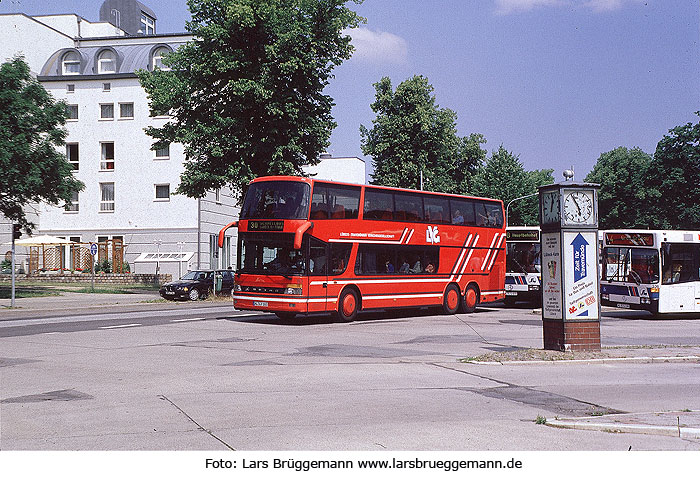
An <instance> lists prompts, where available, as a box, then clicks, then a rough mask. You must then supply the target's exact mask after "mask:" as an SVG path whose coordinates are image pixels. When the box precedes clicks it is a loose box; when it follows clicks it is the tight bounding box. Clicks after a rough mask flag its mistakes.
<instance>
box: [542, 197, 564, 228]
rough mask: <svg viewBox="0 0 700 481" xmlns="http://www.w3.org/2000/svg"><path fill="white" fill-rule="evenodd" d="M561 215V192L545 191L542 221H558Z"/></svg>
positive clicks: (544, 222) (549, 222)
mask: <svg viewBox="0 0 700 481" xmlns="http://www.w3.org/2000/svg"><path fill="white" fill-rule="evenodd" d="M560 215H561V209H560V206H559V192H558V191H557V192H545V193H544V194H542V223H543V224H552V223H557V222H559V216H560Z"/></svg>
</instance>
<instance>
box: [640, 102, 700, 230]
mask: <svg viewBox="0 0 700 481" xmlns="http://www.w3.org/2000/svg"><path fill="white" fill-rule="evenodd" d="M696 115H699V116H700V112H696ZM644 184H645V186H646V187H647V188H648V189H649V198H650V201H649V204H648V205H647V206H646V207H647V208H648V210H649V211H650V216H649V219H648V220H647V224H648V225H649V226H650V227H651V228H656V229H662V228H666V229H700V122H698V123H695V124H693V123H690V122H689V123H687V124H685V125H681V126H678V127H675V128H673V129H671V130H670V131H669V134H668V135H665V136H664V137H663V139H661V141H660V142H659V143H658V144H657V146H656V152H655V153H654V158H653V159H652V161H651V164H650V166H649V170H648V174H647V175H646V181H645V183H644Z"/></svg>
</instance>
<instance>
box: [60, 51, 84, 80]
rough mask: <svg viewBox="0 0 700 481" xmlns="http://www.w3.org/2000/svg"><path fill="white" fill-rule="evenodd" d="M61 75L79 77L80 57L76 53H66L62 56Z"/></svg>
mask: <svg viewBox="0 0 700 481" xmlns="http://www.w3.org/2000/svg"><path fill="white" fill-rule="evenodd" d="M62 68H63V75H79V74H80V55H78V52H68V53H67V54H65V55H64V56H63V61H62Z"/></svg>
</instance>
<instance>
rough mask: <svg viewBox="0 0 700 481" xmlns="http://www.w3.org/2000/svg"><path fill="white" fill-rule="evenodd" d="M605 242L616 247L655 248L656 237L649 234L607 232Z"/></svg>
mask: <svg viewBox="0 0 700 481" xmlns="http://www.w3.org/2000/svg"><path fill="white" fill-rule="evenodd" d="M605 241H606V242H607V243H608V245H616V246H649V247H651V246H653V245H654V235H653V234H647V233H634V232H632V233H630V232H624V233H622V232H606V233H605Z"/></svg>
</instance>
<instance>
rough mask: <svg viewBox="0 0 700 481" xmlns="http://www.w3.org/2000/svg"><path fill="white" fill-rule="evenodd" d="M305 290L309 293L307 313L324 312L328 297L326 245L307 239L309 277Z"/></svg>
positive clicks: (312, 238)
mask: <svg viewBox="0 0 700 481" xmlns="http://www.w3.org/2000/svg"><path fill="white" fill-rule="evenodd" d="M306 282H307V283H308V284H307V285H306V286H305V288H306V292H308V293H309V296H308V299H309V309H308V311H309V312H323V311H326V310H327V309H326V298H327V297H328V244H326V243H325V242H322V241H320V240H318V239H316V238H315V237H309V276H308V277H307V278H306Z"/></svg>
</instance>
